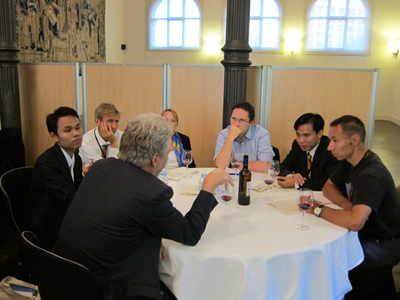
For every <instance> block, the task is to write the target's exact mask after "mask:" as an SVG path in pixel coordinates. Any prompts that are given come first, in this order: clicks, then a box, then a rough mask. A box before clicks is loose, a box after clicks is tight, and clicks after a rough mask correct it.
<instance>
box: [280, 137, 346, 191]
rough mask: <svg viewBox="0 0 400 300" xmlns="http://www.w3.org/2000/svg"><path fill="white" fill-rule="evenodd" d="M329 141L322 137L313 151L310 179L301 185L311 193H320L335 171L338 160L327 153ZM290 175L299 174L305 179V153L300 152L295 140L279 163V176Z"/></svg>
mask: <svg viewBox="0 0 400 300" xmlns="http://www.w3.org/2000/svg"><path fill="white" fill-rule="evenodd" d="M329 143H330V140H329V138H328V137H327V136H325V135H323V136H322V137H321V139H320V142H319V145H318V148H317V150H316V151H315V154H314V157H313V162H312V165H311V178H310V179H307V180H306V182H305V183H304V184H303V185H302V187H304V188H309V189H312V190H313V191H321V190H322V187H323V186H324V184H325V182H326V181H327V180H328V178H329V176H330V175H331V173H332V172H333V171H334V170H335V169H336V167H337V164H338V163H339V162H338V160H337V159H336V158H335V157H333V156H332V153H331V152H330V151H328V145H329ZM292 173H300V174H301V176H303V177H305V178H307V151H303V150H301V148H300V146H299V144H298V143H297V141H296V140H294V141H293V144H292V149H291V150H290V152H289V154H288V155H287V156H286V158H285V159H284V160H283V162H282V163H281V172H280V174H279V175H280V176H286V175H288V174H292Z"/></svg>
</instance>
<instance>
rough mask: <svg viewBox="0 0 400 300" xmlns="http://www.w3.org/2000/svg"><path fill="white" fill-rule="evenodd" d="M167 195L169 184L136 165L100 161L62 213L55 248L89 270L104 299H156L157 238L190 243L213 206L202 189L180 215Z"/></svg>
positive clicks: (208, 195)
mask: <svg viewBox="0 0 400 300" xmlns="http://www.w3.org/2000/svg"><path fill="white" fill-rule="evenodd" d="M104 173H107V174H113V180H110V179H109V177H107V176H104ZM172 196H173V190H172V188H171V187H170V186H168V185H166V184H165V183H164V182H162V181H161V180H159V179H158V178H157V177H155V176H153V175H151V174H150V173H148V172H146V171H144V170H142V169H140V168H137V167H135V166H133V165H131V164H129V163H127V162H123V161H121V160H118V159H115V158H108V159H102V160H99V161H97V162H96V163H95V164H93V166H92V167H91V168H90V170H89V171H88V172H87V174H86V176H85V180H84V181H83V182H82V184H81V186H80V188H79V190H78V193H77V194H76V196H75V199H74V201H73V202H72V204H71V206H70V208H69V209H68V211H67V214H66V215H65V218H64V222H63V224H62V226H61V230H60V233H59V236H58V240H57V243H56V246H55V248H54V251H55V252H56V253H58V254H59V255H61V256H63V257H66V258H69V259H72V260H74V261H77V262H79V263H81V264H83V265H84V266H86V267H87V268H89V269H90V270H91V271H92V273H93V275H94V276H95V278H96V279H97V280H98V282H99V283H100V286H101V290H102V294H103V299H104V300H109V299H110V300H115V299H130V298H129V297H132V296H139V295H141V296H146V297H150V298H153V299H161V297H160V285H159V275H158V267H159V256H160V246H161V238H166V239H170V240H174V241H177V242H180V243H184V244H186V245H195V244H196V243H197V242H198V241H199V240H200V237H201V235H202V234H203V232H204V230H205V228H206V224H207V222H208V219H209V217H210V212H211V211H212V209H213V208H214V207H215V205H216V204H217V201H216V200H215V198H214V195H213V194H211V193H208V192H206V191H201V192H200V193H199V195H198V197H197V199H196V200H195V202H194V203H193V206H192V208H191V210H190V211H189V212H188V213H187V214H186V215H185V216H182V214H181V213H180V212H179V211H178V210H176V209H175V208H174V207H173V205H172V202H171V201H170V199H171V198H172ZM88 220H90V222H88Z"/></svg>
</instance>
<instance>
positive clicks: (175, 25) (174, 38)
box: [169, 21, 182, 46]
mask: <svg viewBox="0 0 400 300" xmlns="http://www.w3.org/2000/svg"><path fill="white" fill-rule="evenodd" d="M169 46H182V21H170V22H169Z"/></svg>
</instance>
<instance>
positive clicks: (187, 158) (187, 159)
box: [182, 150, 193, 179]
mask: <svg viewBox="0 0 400 300" xmlns="http://www.w3.org/2000/svg"><path fill="white" fill-rule="evenodd" d="M192 161H193V155H192V151H191V150H183V152H182V162H183V163H184V164H185V165H186V176H183V178H185V179H190V178H192V176H189V165H190V164H191V163H192Z"/></svg>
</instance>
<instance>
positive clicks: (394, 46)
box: [388, 40, 400, 55]
mask: <svg viewBox="0 0 400 300" xmlns="http://www.w3.org/2000/svg"><path fill="white" fill-rule="evenodd" d="M388 46H389V49H390V51H391V52H392V53H395V54H396V55H397V54H398V52H399V49H400V41H399V40H396V41H389V42H388Z"/></svg>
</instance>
